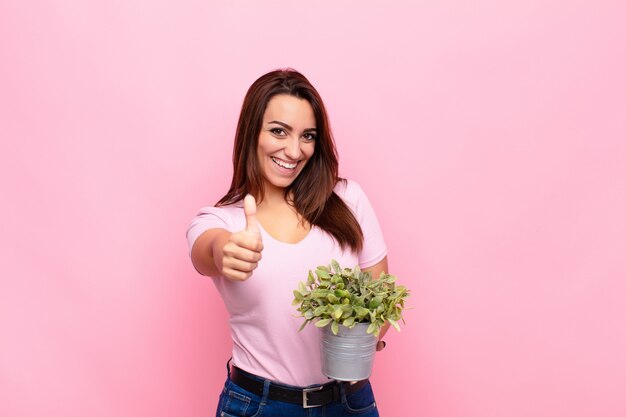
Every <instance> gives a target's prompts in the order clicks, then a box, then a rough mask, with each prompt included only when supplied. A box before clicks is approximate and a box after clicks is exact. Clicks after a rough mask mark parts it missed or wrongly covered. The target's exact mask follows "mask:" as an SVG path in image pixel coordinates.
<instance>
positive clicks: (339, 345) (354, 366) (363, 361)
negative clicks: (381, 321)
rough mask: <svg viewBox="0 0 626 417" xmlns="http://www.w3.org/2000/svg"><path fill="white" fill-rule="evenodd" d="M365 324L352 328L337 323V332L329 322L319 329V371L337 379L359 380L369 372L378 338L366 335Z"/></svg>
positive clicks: (370, 371) (367, 375)
mask: <svg viewBox="0 0 626 417" xmlns="http://www.w3.org/2000/svg"><path fill="white" fill-rule="evenodd" d="M368 326H369V323H357V325H356V326H354V327H353V328H351V329H350V328H348V327H346V326H343V325H340V326H339V332H338V333H337V335H335V334H333V332H332V330H331V328H330V325H328V326H326V327H323V328H322V341H321V354H322V372H323V373H324V375H326V376H327V377H329V378H332V379H335V380H337V381H360V380H362V379H367V378H369V376H370V375H371V374H372V366H373V364H374V356H375V354H376V342H377V341H378V338H377V337H376V336H374V335H373V334H367V327H368Z"/></svg>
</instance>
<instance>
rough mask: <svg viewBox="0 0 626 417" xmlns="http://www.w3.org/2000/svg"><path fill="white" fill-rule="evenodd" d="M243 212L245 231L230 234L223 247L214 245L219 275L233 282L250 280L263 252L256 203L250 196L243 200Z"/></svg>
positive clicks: (219, 244)
mask: <svg viewBox="0 0 626 417" xmlns="http://www.w3.org/2000/svg"><path fill="white" fill-rule="evenodd" d="M243 210H244V213H245V215H246V227H245V229H243V230H242V231H240V232H237V233H232V234H230V236H229V237H228V240H226V242H225V243H224V244H223V246H222V245H221V243H218V244H217V245H216V246H217V247H215V248H214V253H213V259H214V260H215V266H216V267H217V269H218V270H219V272H220V275H222V276H224V277H226V278H228V279H230V280H233V281H245V280H247V279H248V278H250V276H251V275H252V272H253V271H254V270H255V269H256V268H257V266H258V265H259V261H260V260H261V252H262V251H263V239H262V238H261V231H260V230H259V224H258V221H257V218H256V201H255V200H254V197H253V196H251V195H250V194H248V195H247V196H246V197H245V198H244V200H243ZM216 243H217V242H216ZM220 246H222V247H220ZM216 252H217V253H216Z"/></svg>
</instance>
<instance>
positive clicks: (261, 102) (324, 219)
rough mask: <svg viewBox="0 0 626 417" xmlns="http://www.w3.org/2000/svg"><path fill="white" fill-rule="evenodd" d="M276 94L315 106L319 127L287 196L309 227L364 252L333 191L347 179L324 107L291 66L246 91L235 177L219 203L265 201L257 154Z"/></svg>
mask: <svg viewBox="0 0 626 417" xmlns="http://www.w3.org/2000/svg"><path fill="white" fill-rule="evenodd" d="M278 94H287V95H290V96H294V97H297V98H300V99H304V100H306V101H308V102H309V104H310V105H311V107H312V108H313V114H314V115H315V124H316V129H317V137H316V142H315V151H314V152H313V156H312V157H311V159H310V160H309V161H308V162H307V164H306V165H305V166H304V168H303V169H302V171H301V172H300V174H299V175H298V177H297V178H296V179H295V180H294V181H293V182H292V183H291V185H290V186H289V187H287V188H286V189H285V197H286V196H287V195H288V194H289V193H292V194H293V206H294V207H295V209H296V210H297V212H298V213H299V214H300V215H301V216H302V217H303V218H304V219H306V220H307V221H308V222H309V223H310V224H312V225H315V226H318V227H319V228H321V229H322V230H324V231H326V232H327V233H329V234H330V235H331V236H333V237H334V238H335V240H336V241H337V242H338V243H339V245H340V246H341V248H342V249H345V248H346V247H349V248H350V249H352V250H353V251H355V252H360V251H361V249H362V248H363V231H362V230H361V226H360V225H359V223H358V221H357V220H356V218H355V217H354V214H353V213H352V211H350V209H349V208H348V206H347V205H346V204H345V203H344V202H343V200H342V199H341V198H340V197H339V196H338V195H337V194H335V193H334V192H333V189H334V188H335V185H336V184H337V182H338V181H345V180H343V179H342V178H339V174H338V172H339V171H338V170H339V164H338V161H337V149H336V148H335V141H334V139H333V135H332V132H331V129H330V123H329V121H328V115H327V113H326V108H325V107H324V103H323V102H322V98H321V97H320V95H319V93H318V92H317V90H316V89H315V87H313V85H312V84H311V83H310V82H309V80H307V79H306V77H305V76H304V75H302V74H300V73H299V72H298V71H296V70H293V69H291V68H287V69H280V70H275V71H272V72H269V73H267V74H265V75H263V76H261V77H260V78H259V79H257V80H256V81H255V82H254V83H253V84H252V85H251V86H250V88H249V89H248V92H247V93H246V97H245V98H244V100H243V105H242V107H241V113H240V115H239V122H238V124H237V132H236V134H235V145H234V148H233V179H232V182H231V185H230V189H229V190H228V193H226V195H225V196H224V197H222V198H221V199H220V200H219V201H218V202H217V204H216V205H217V206H224V205H228V204H232V203H235V202H237V201H239V200H241V199H243V197H245V195H246V194H252V195H254V196H255V197H257V198H259V200H260V201H262V200H263V197H264V189H263V181H264V180H263V176H262V174H261V170H260V168H259V161H258V159H257V153H256V151H257V146H258V142H259V133H260V132H261V125H262V123H263V115H264V113H265V109H266V107H267V103H268V102H269V101H270V99H271V98H272V97H274V96H276V95H278Z"/></svg>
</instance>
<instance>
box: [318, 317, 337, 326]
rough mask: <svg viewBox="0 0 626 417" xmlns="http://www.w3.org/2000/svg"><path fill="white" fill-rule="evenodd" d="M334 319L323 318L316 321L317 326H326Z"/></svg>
mask: <svg viewBox="0 0 626 417" xmlns="http://www.w3.org/2000/svg"><path fill="white" fill-rule="evenodd" d="M331 321H333V319H322V320H318V321H316V322H315V327H326V326H328V323H330V322H331ZM333 323H334V322H333Z"/></svg>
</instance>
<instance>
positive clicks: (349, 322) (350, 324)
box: [343, 317, 355, 327]
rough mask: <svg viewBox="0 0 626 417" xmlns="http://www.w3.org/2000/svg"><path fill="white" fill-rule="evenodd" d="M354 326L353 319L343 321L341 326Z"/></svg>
mask: <svg viewBox="0 0 626 417" xmlns="http://www.w3.org/2000/svg"><path fill="white" fill-rule="evenodd" d="M354 324H355V323H354V317H348V318H347V319H345V320H344V321H343V325H344V326H346V327H352V326H354Z"/></svg>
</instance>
